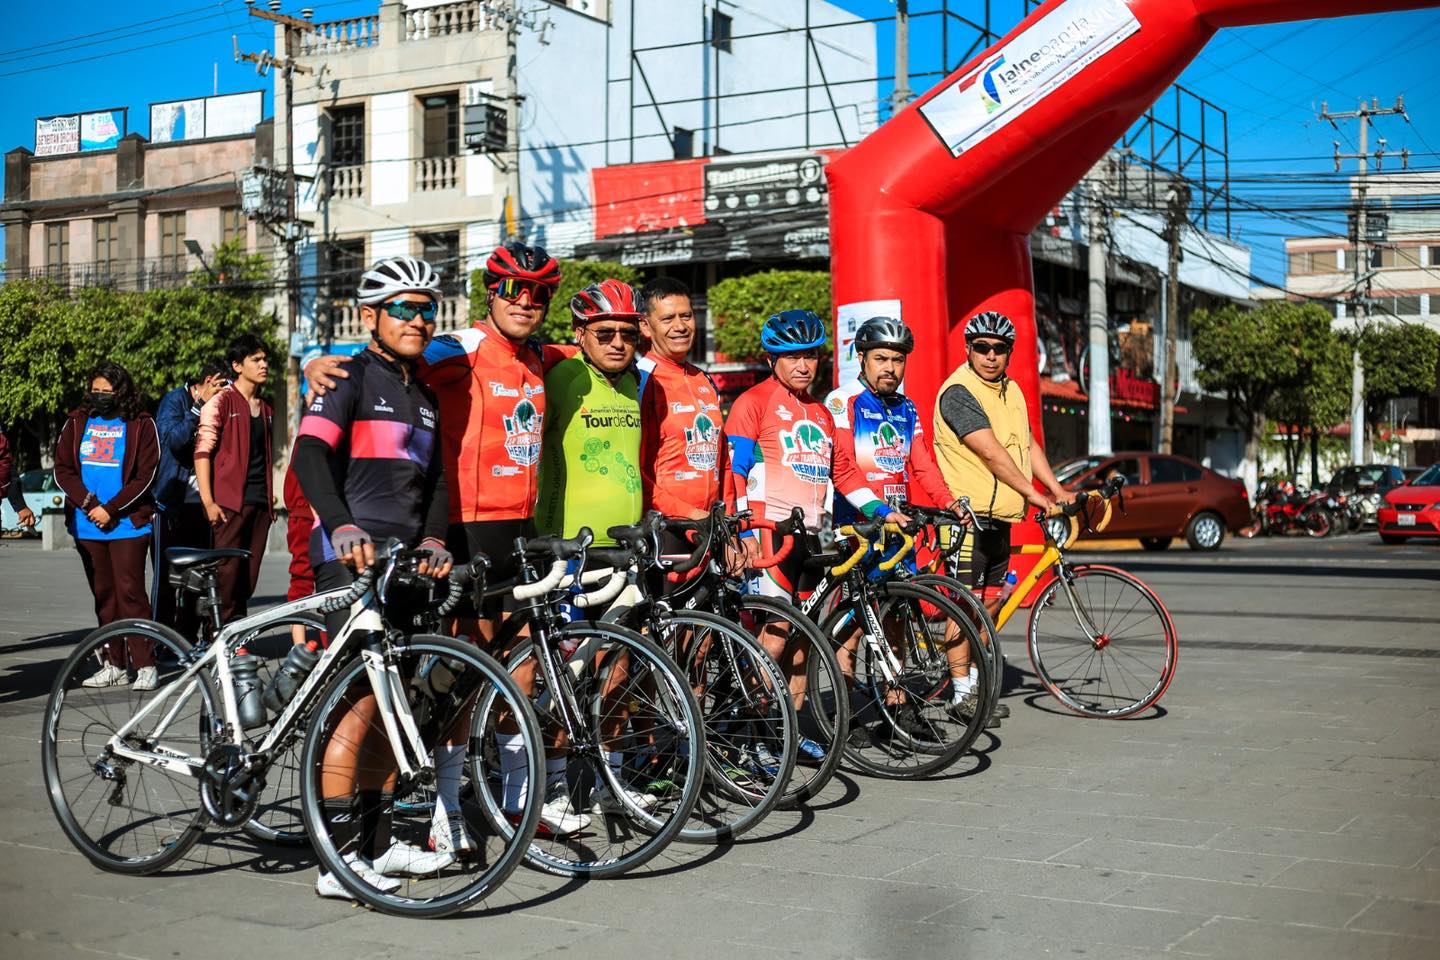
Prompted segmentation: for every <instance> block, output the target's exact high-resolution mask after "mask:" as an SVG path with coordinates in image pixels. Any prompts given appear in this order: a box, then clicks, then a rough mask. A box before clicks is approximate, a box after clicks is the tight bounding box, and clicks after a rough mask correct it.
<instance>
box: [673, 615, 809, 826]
mask: <svg viewBox="0 0 1440 960" xmlns="http://www.w3.org/2000/svg"><path fill="white" fill-rule="evenodd" d="M654 639H656V641H657V642H659V644H660V645H661V647H662V648H663V649H666V650H671V651H674V654H673V655H672V657H673V659H675V660H676V661H678V662H681V663H683V664H684V665H685V674H686V676H687V677H688V678H689V682H690V688H691V689H692V690H693V691H694V692H695V696H696V699H697V701H698V702H699V704H700V715H701V718H702V720H703V722H704V725H705V757H706V765H705V785H704V788H703V789H702V790H701V791H700V798H699V800H698V801H696V804H695V808H694V809H693V810H692V811H691V812H690V818H689V822H688V823H687V824H686V826H685V828H684V829H682V830H681V831H680V833H679V839H681V840H683V841H686V842H688V843H718V842H720V841H721V840H730V839H734V838H735V837H739V836H741V835H743V834H744V833H745V832H746V831H747V830H749V829H750V828H752V827H754V826H755V825H756V824H758V823H760V821H761V820H764V819H765V815H766V814H768V813H769V812H770V811H771V810H773V809H774V808H775V805H776V804H777V803H779V802H780V800H781V798H782V797H783V796H784V794H785V790H786V787H787V786H788V784H789V782H790V775H791V772H792V771H793V770H794V769H795V759H796V749H797V746H798V742H799V734H798V730H797V721H796V718H795V705H794V703H793V702H792V701H791V699H790V696H789V691H788V689H787V687H786V682H785V675H784V674H783V673H781V672H780V667H779V665H777V664H776V663H775V661H774V660H773V659H771V657H770V655H769V654H768V653H766V652H765V648H764V646H762V645H761V644H760V642H759V641H758V640H756V639H755V638H754V637H752V636H750V634H748V633H746V632H745V631H744V630H741V629H739V628H738V627H736V626H735V625H734V624H731V623H729V622H727V621H726V620H724V619H722V618H721V617H719V616H716V615H715V614H713V613H705V612H703V611H697V610H684V611H676V612H674V613H671V614H668V615H666V616H665V618H664V620H663V622H662V624H661V626H660V628H659V630H658V635H657V636H655V638H654Z"/></svg>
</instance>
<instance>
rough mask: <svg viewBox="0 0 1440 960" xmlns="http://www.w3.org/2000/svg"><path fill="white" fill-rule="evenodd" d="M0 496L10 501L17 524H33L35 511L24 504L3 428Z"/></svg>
mask: <svg viewBox="0 0 1440 960" xmlns="http://www.w3.org/2000/svg"><path fill="white" fill-rule="evenodd" d="M0 498H3V499H6V500H9V501H10V506H11V507H13V508H14V509H15V518H16V523H17V524H18V525H19V526H22V527H33V526H35V512H34V511H33V510H31V509H30V508H29V507H28V506H26V505H25V491H24V490H22V489H21V488H20V472H19V471H18V470H16V469H15V457H14V455H13V454H12V453H11V452H10V441H9V440H8V439H6V437H5V432H4V431H3V430H0Z"/></svg>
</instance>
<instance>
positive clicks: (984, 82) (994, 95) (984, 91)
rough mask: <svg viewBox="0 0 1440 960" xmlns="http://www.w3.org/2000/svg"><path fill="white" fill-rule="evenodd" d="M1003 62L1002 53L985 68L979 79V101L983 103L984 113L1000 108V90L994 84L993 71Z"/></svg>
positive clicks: (1002, 64)
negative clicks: (982, 75)
mask: <svg viewBox="0 0 1440 960" xmlns="http://www.w3.org/2000/svg"><path fill="white" fill-rule="evenodd" d="M1004 64H1005V56H1004V55H1003V54H1002V55H1000V56H999V57H997V58H996V59H995V62H994V63H992V64H990V66H988V67H986V68H985V75H984V77H983V78H982V79H981V81H980V102H981V103H983V104H985V112H986V113H994V112H995V111H996V110H999V109H1000V90H999V89H998V88H997V87H996V86H995V71H996V70H998V69H1000V67H1002V66H1004Z"/></svg>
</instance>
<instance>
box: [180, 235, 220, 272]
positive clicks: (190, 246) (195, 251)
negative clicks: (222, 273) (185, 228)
mask: <svg viewBox="0 0 1440 960" xmlns="http://www.w3.org/2000/svg"><path fill="white" fill-rule="evenodd" d="M185 249H186V250H188V251H189V252H190V256H192V257H194V258H195V259H196V260H199V261H200V266H202V267H204V268H205V272H206V273H208V274H210V279H211V280H215V281H217V282H218V281H219V280H220V278H219V277H218V276H216V275H215V271H214V270H213V269H211V267H210V264H208V263H206V262H205V251H204V250H203V249H201V247H200V244H199V243H198V242H197V241H195V240H191V239H189V238H188V237H187V238H186V239H185Z"/></svg>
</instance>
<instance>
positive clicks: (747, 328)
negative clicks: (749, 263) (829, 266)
mask: <svg viewBox="0 0 1440 960" xmlns="http://www.w3.org/2000/svg"><path fill="white" fill-rule="evenodd" d="M781 310H813V311H815V313H817V314H818V315H819V316H820V317H822V318H823V319H825V320H826V322H827V323H828V322H829V319H830V311H831V307H830V274H828V273H822V272H819V271H814V270H770V271H767V272H765V273H753V274H750V275H749V276H745V277H730V278H729V279H726V280H721V281H720V282H719V283H717V284H715V285H714V286H713V287H711V288H710V291H709V311H710V316H711V318H712V319H713V321H714V324H715V347H716V349H717V350H718V351H719V352H721V353H724V354H726V355H727V356H729V357H730V358H731V359H733V360H751V359H756V358H759V357H760V356H761V355H762V354H763V351H762V350H761V349H760V327H761V325H762V324H764V322H765V319H766V318H767V317H769V316H770V315H771V314H774V313H778V312H780V311H781Z"/></svg>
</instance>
